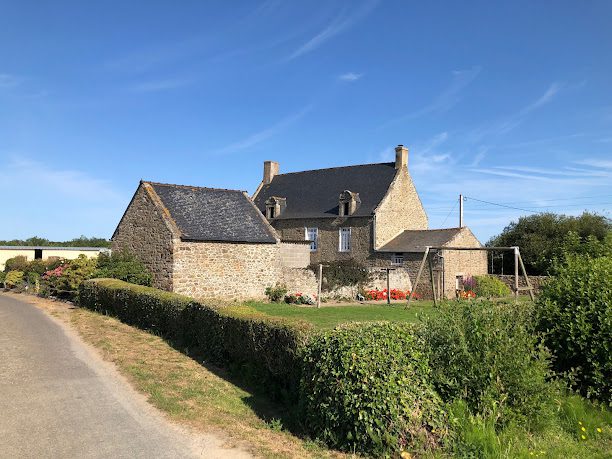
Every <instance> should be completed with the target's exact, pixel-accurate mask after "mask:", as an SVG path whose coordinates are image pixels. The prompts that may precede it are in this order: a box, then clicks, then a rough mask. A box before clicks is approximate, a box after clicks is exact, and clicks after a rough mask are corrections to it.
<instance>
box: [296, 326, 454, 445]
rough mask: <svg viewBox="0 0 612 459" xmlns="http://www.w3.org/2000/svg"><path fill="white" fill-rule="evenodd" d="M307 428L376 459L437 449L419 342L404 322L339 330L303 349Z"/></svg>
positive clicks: (437, 412)
mask: <svg viewBox="0 0 612 459" xmlns="http://www.w3.org/2000/svg"><path fill="white" fill-rule="evenodd" d="M301 394H302V405H303V411H304V417H305V418H304V423H305V425H306V426H308V428H310V429H311V430H312V433H313V434H314V435H315V436H317V437H318V438H319V439H321V440H323V441H325V442H326V443H328V444H330V445H332V446H334V447H337V448H341V449H343V450H347V451H359V452H362V453H367V454H372V455H375V456H381V455H386V454H390V453H398V452H399V451H400V450H401V449H409V450H414V451H422V450H425V449H430V448H433V447H435V446H436V445H437V444H438V443H439V442H440V441H441V439H442V438H443V437H444V435H445V427H444V426H445V421H444V416H443V412H442V411H441V408H440V407H441V402H440V399H439V397H438V396H437V395H436V393H435V391H434V390H433V387H432V386H431V384H430V382H429V365H428V360H427V355H426V353H425V352H424V343H423V341H422V339H421V338H419V337H418V336H417V334H416V333H415V327H414V326H412V325H409V324H392V323H374V324H349V325H345V326H340V327H338V328H336V329H335V330H332V331H329V332H327V333H324V334H322V335H319V336H318V337H316V338H315V339H314V340H313V342H312V343H311V344H309V346H308V347H307V350H306V353H305V357H304V371H303V377H302V384H301Z"/></svg>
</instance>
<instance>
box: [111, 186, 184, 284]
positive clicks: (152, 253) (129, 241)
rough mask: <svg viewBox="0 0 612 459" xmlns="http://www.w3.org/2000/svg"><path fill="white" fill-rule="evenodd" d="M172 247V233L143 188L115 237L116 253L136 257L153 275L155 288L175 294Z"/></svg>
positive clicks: (135, 197) (113, 246)
mask: <svg viewBox="0 0 612 459" xmlns="http://www.w3.org/2000/svg"><path fill="white" fill-rule="evenodd" d="M172 244H173V233H172V231H171V230H170V229H169V228H168V227H167V226H166V223H165V222H164V220H163V218H162V216H161V215H160V214H159V211H158V210H157V208H156V207H155V204H154V203H153V200H152V198H151V196H150V194H149V193H148V192H147V190H146V189H145V185H143V184H141V185H140V186H139V187H138V190H137V191H136V194H135V195H134V197H133V198H132V202H130V205H129V206H128V208H127V210H126V211H125V214H124V216H123V218H122V219H121V222H120V223H119V226H118V227H117V230H116V231H115V234H114V235H113V243H112V249H113V250H127V251H129V252H131V253H133V254H134V255H136V256H137V257H138V258H139V259H140V260H141V261H142V262H143V263H144V264H145V266H146V267H147V268H148V269H149V270H150V271H151V273H152V274H153V286H154V287H157V288H161V289H164V290H172V264H173V245H172Z"/></svg>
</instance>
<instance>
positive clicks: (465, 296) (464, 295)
mask: <svg viewBox="0 0 612 459" xmlns="http://www.w3.org/2000/svg"><path fill="white" fill-rule="evenodd" d="M459 298H461V299H462V300H470V299H472V298H476V294H475V293H474V292H473V291H472V290H460V291H459Z"/></svg>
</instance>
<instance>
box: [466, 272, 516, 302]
mask: <svg viewBox="0 0 612 459" xmlns="http://www.w3.org/2000/svg"><path fill="white" fill-rule="evenodd" d="M474 280H475V284H476V286H475V288H476V291H475V293H476V296H478V297H481V298H503V297H505V296H510V294H511V293H512V292H511V291H510V287H508V286H507V285H506V284H504V283H503V282H502V281H501V280H499V279H498V278H497V277H493V276H474Z"/></svg>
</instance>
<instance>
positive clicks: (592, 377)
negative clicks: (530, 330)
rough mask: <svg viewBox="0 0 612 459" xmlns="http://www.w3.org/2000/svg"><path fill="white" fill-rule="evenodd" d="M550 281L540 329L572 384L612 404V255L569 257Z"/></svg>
mask: <svg viewBox="0 0 612 459" xmlns="http://www.w3.org/2000/svg"><path fill="white" fill-rule="evenodd" d="M556 271H557V275H556V276H555V277H554V278H553V279H551V280H550V281H549V282H547V283H546V285H545V286H544V288H543V290H542V293H541V294H540V297H539V298H538V302H537V307H536V318H537V327H538V330H540V331H541V332H542V333H543V334H544V339H545V343H546V346H547V347H548V348H549V349H550V350H551V351H552V353H553V356H554V359H553V368H554V369H555V371H556V372H557V373H558V374H560V375H564V376H565V377H566V378H567V380H568V382H569V384H570V385H571V387H573V388H574V389H576V390H578V391H579V392H580V393H581V394H583V395H584V396H586V397H589V398H595V399H598V400H600V401H602V402H604V403H607V404H609V405H612V358H611V357H610V356H612V257H609V256H607V257H601V258H594V259H593V258H589V257H568V258H567V259H566V260H565V262H564V263H563V264H562V265H560V266H558V267H557V269H556Z"/></svg>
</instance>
